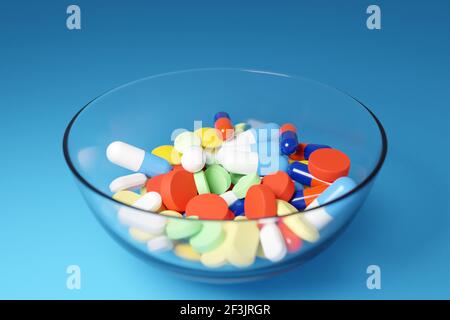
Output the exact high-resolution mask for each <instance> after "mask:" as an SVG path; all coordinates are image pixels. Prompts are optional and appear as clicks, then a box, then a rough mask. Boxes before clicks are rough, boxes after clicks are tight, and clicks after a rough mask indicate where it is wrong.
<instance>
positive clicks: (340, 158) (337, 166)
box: [308, 148, 350, 182]
mask: <svg viewBox="0 0 450 320" xmlns="http://www.w3.org/2000/svg"><path fill="white" fill-rule="evenodd" d="M308 170H309V172H310V173H311V174H312V175H313V176H314V177H316V178H318V179H320V180H324V181H327V182H333V181H334V180H336V179H337V178H340V177H343V176H346V175H348V172H349V170H350V159H349V157H348V156H347V155H346V154H345V153H343V152H342V151H339V150H336V149H328V148H326V149H319V150H316V151H314V152H313V153H311V155H310V156H309V162H308Z"/></svg>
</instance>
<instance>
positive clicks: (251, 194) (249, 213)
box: [244, 184, 277, 219]
mask: <svg viewBox="0 0 450 320" xmlns="http://www.w3.org/2000/svg"><path fill="white" fill-rule="evenodd" d="M244 210H245V216H246V217H247V218H248V219H259V218H268V217H273V216H276V214H277V206H276V201H275V194H274V193H273V192H272V190H271V189H270V188H269V187H268V186H265V185H262V184H258V185H253V186H251V187H250V189H248V191H247V195H246V197H245V203H244Z"/></svg>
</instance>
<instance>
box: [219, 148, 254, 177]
mask: <svg viewBox="0 0 450 320" xmlns="http://www.w3.org/2000/svg"><path fill="white" fill-rule="evenodd" d="M216 160H217V162H219V164H221V165H222V167H224V168H225V169H226V170H227V171H228V172H232V173H239V174H249V173H255V172H257V171H258V165H259V162H258V153H256V152H242V151H237V150H233V149H231V148H220V149H219V151H217V154H216Z"/></svg>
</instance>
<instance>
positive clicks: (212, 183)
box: [205, 164, 231, 194]
mask: <svg viewBox="0 0 450 320" xmlns="http://www.w3.org/2000/svg"><path fill="white" fill-rule="evenodd" d="M205 175H206V180H207V181H208V185H209V190H210V191H211V192H212V193H215V194H222V193H224V192H225V191H227V190H228V188H229V187H230V185H231V177H230V174H229V173H228V172H227V170H225V169H224V168H223V167H222V166H220V165H218V164H213V165H211V166H209V167H208V169H206V170H205Z"/></svg>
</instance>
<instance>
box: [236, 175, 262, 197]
mask: <svg viewBox="0 0 450 320" xmlns="http://www.w3.org/2000/svg"><path fill="white" fill-rule="evenodd" d="M260 183H261V178H260V177H259V176H258V175H257V174H256V173H250V174H247V175H245V176H243V177H242V178H240V179H239V181H238V182H237V183H236V184H235V186H234V187H233V192H234V194H235V195H236V197H237V198H238V199H243V198H245V195H246V194H247V192H248V189H249V188H250V187H251V186H254V185H258V184H260Z"/></svg>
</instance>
